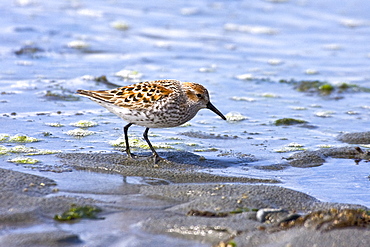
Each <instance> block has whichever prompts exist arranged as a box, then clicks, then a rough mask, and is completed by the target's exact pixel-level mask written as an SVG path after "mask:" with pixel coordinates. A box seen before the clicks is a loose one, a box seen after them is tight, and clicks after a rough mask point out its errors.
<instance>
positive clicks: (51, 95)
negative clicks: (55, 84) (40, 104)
mask: <svg viewBox="0 0 370 247" xmlns="http://www.w3.org/2000/svg"><path fill="white" fill-rule="evenodd" d="M43 96H44V97H45V98H47V99H48V100H52V101H53V100H61V101H78V100H79V99H80V98H79V97H76V96H74V95H72V94H64V93H57V92H52V91H50V90H47V91H46V92H45V93H44V95H43Z"/></svg>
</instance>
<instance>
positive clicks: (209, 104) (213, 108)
mask: <svg viewBox="0 0 370 247" xmlns="http://www.w3.org/2000/svg"><path fill="white" fill-rule="evenodd" d="M207 109H210V110H211V111H213V112H214V113H216V114H217V115H219V116H220V117H221V118H222V119H223V120H226V118H225V116H224V115H223V114H222V113H221V112H220V111H219V110H217V108H216V107H215V106H214V105H212V103H211V102H208V104H207Z"/></svg>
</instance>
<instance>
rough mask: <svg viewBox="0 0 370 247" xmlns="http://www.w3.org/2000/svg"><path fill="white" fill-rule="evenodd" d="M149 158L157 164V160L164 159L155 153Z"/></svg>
mask: <svg viewBox="0 0 370 247" xmlns="http://www.w3.org/2000/svg"><path fill="white" fill-rule="evenodd" d="M151 158H152V159H153V160H154V164H155V165H157V164H158V162H160V161H162V160H165V159H164V158H162V157H160V156H159V155H158V154H157V153H155V154H153V155H152V156H151Z"/></svg>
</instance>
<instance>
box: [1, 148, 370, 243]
mask: <svg viewBox="0 0 370 247" xmlns="http://www.w3.org/2000/svg"><path fill="white" fill-rule="evenodd" d="M172 155H173V156H176V158H175V157H172V156H171V154H169V155H168V159H169V160H176V161H178V162H179V161H185V160H189V161H190V162H189V163H190V164H183V163H177V162H174V161H161V162H160V163H159V164H158V165H154V164H153V162H152V161H151V160H150V159H146V158H141V159H139V160H131V159H127V158H126V156H123V155H121V154H82V153H80V154H72V153H71V154H60V155H59V157H60V158H61V162H62V163H66V164H68V165H69V166H71V167H73V168H74V169H76V170H81V169H82V170H86V171H90V172H99V173H111V174H120V175H122V176H123V180H124V178H125V177H126V176H133V175H135V176H141V177H147V178H155V179H152V180H150V179H148V181H151V182H152V184H150V182H149V183H148V184H147V185H145V184H126V185H125V186H122V187H120V188H117V189H116V190H115V191H109V192H108V191H105V192H104V189H102V191H100V192H97V193H98V194H99V200H97V199H96V198H95V199H94V196H93V195H91V194H88V193H86V192H84V191H83V189H81V192H80V194H78V193H76V192H78V191H75V194H76V195H70V196H65V195H60V192H58V185H57V184H56V182H55V181H53V180H51V179H49V178H46V177H42V176H36V175H31V174H26V173H22V172H16V171H10V170H5V169H1V170H0V172H1V177H2V178H3V179H2V180H1V182H0V183H1V186H0V188H1V197H2V198H1V204H0V205H1V215H0V217H1V222H2V224H1V226H2V229H3V230H6V229H8V234H6V235H2V236H1V237H0V243H1V245H4V246H102V245H110V246H144V245H145V246H149V245H150V246H161V244H169V245H172V246H211V245H217V246H224V245H223V244H227V243H235V244H236V246H262V245H269V246H303V247H304V246H313V245H316V246H369V244H370V240H369V239H370V238H369V237H370V236H369V235H370V231H369V222H367V223H366V222H365V221H366V219H362V218H361V216H358V215H357V216H356V217H357V218H356V220H357V221H356V220H353V219H352V220H350V219H348V220H347V221H346V222H344V223H343V222H342V224H336V223H334V219H332V221H331V220H330V217H336V216H333V215H334V214H335V213H333V210H337V211H335V212H336V215H338V214H340V213H341V212H342V213H343V214H345V213H346V212H345V210H347V209H353V210H357V209H363V210H369V209H367V208H366V207H363V206H360V205H350V204H340V203H326V202H321V201H319V200H317V199H315V198H314V197H312V196H309V195H307V194H304V193H301V192H297V191H294V190H290V189H287V188H282V187H280V186H278V182H279V181H276V180H264V179H261V180H259V179H252V178H247V177H243V178H240V177H223V176H217V175H212V174H207V173H204V170H203V171H202V169H205V168H207V167H212V166H214V165H222V164H215V161H207V160H204V161H199V156H196V155H193V154H190V153H185V152H184V153H181V152H180V153H177V155H174V153H172ZM197 160H198V161H197ZM184 163H185V162H184ZM224 165H225V164H224ZM71 176H73V172H72V173H71ZM253 183H254V184H253ZM256 183H257V184H256ZM258 183H264V184H267V183H271V185H259V184H258ZM149 184H150V185H149ZM101 187H102V188H104V184H102V185H101ZM76 189H77V188H76ZM72 204H73V205H91V206H96V207H99V208H101V209H102V212H101V213H100V214H99V217H103V218H104V219H97V220H91V219H82V220H75V221H72V222H71V223H64V222H62V223H61V222H57V221H55V220H54V219H53V217H54V215H56V214H60V213H62V212H63V211H65V210H67V209H68V208H69V207H70V206H71V205H72ZM276 209H283V210H281V211H279V212H278V213H276V212H274V210H276ZM257 210H258V212H257ZM325 210H326V211H327V212H326V213H325ZM330 210H331V211H330ZM318 211H320V212H322V215H324V216H325V217H326V218H325V219H324V218H323V219H322V220H321V221H318V222H314V223H312V222H313V220H312V219H311V223H309V222H308V223H307V222H306V223H305V224H303V225H299V224H296V225H294V223H292V222H293V221H292V219H295V218H296V217H299V216H305V215H307V214H309V213H312V212H318ZM264 212H265V213H264ZM355 212H356V213H358V212H357V211H355ZM261 215H262V216H261ZM329 215H330V217H329ZM275 216H276V217H277V218H276V219H275V218H274V217H275ZM261 217H262V218H261ZM279 217H280V218H279ZM292 217H293V218H292ZM271 219H274V220H271ZM361 220H363V221H361ZM282 222H290V223H291V225H292V226H290V227H284V225H282ZM361 222H362V223H363V225H361V224H360V223H361ZM364 222H365V223H364ZM356 224H357V225H356ZM38 226H42V227H41V228H38ZM81 226H83V227H81ZM101 228H104V230H102V229H101ZM81 229H83V230H81ZM88 232H90V234H93V236H89V234H87V233H88ZM135 232H136V234H135ZM138 232H140V234H138ZM140 235H141V236H142V237H141V238H140V237H138V236H140ZM143 236H145V237H143ZM163 236H165V237H163ZM160 242H161V244H160Z"/></svg>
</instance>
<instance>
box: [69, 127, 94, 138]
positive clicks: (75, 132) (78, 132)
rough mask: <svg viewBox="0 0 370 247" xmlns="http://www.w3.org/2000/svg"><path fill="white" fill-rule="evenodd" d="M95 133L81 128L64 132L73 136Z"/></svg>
mask: <svg viewBox="0 0 370 247" xmlns="http://www.w3.org/2000/svg"><path fill="white" fill-rule="evenodd" d="M95 133H96V132H95V131H90V130H84V129H81V128H77V129H74V130H69V131H67V132H66V134H67V135H69V136H74V137H85V136H89V135H93V134H95Z"/></svg>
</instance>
